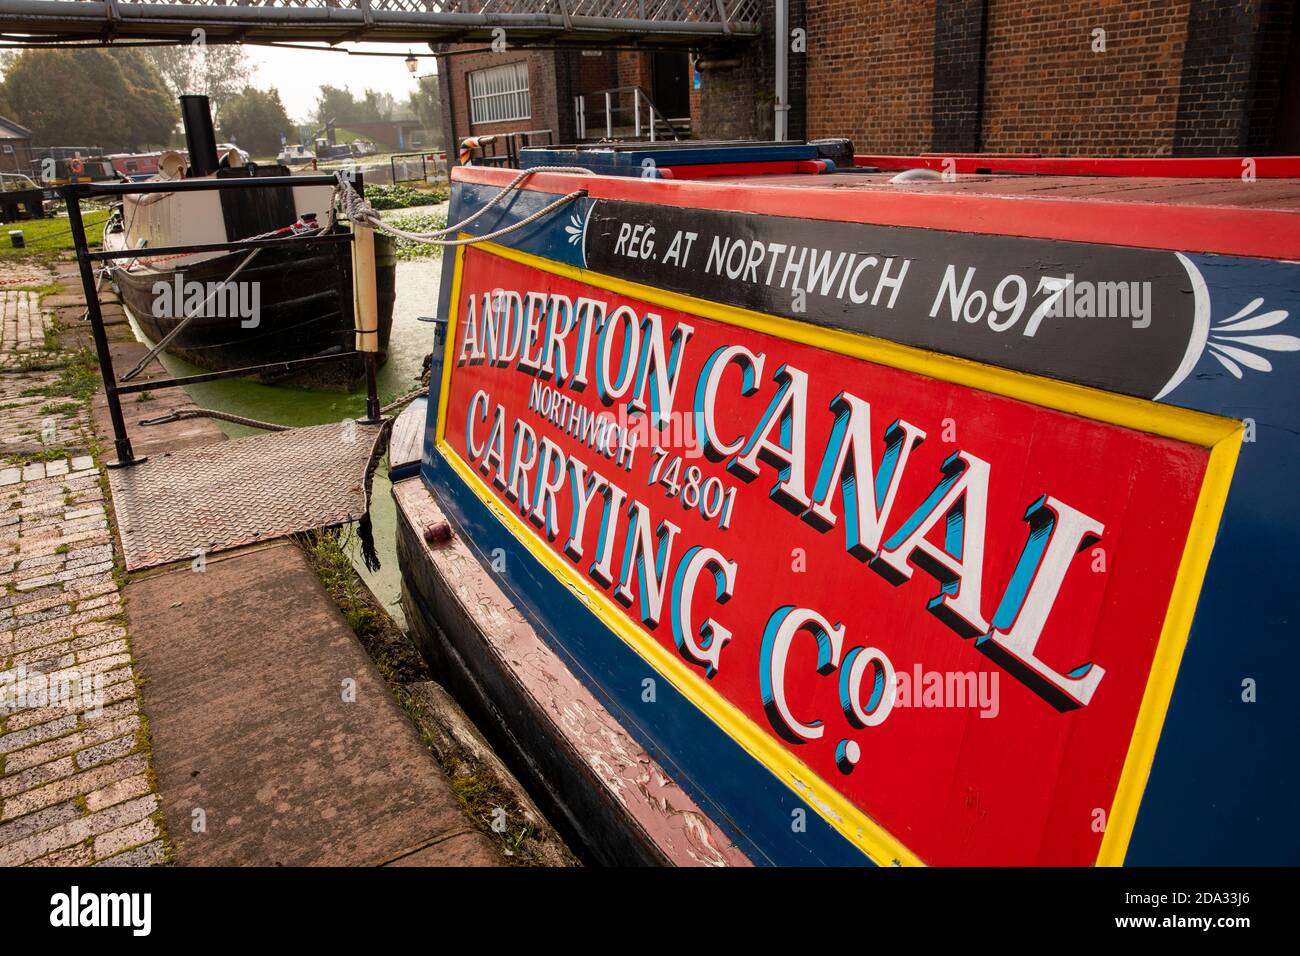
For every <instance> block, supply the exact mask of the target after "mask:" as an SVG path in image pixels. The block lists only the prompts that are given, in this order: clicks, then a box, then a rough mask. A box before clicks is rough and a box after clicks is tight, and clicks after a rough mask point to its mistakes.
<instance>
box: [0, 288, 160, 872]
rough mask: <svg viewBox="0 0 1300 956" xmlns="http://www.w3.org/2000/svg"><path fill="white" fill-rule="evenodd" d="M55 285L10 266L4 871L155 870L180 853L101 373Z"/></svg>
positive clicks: (2, 328)
mask: <svg viewBox="0 0 1300 956" xmlns="http://www.w3.org/2000/svg"><path fill="white" fill-rule="evenodd" d="M56 284H61V285H62V286H63V287H64V288H65V291H66V292H70V293H73V294H75V293H76V291H78V290H79V285H78V284H77V282H76V277H75V273H73V272H71V270H69V269H68V268H67V267H60V272H57V273H56V272H55V271H53V270H51V269H48V268H45V267H33V266H28V265H24V266H21V267H14V266H9V265H0V866H16V865H32V866H43V865H44V866H59V865H76V866H85V865H99V866H148V865H154V864H159V863H164V862H166V861H167V859H168V857H169V848H168V843H167V839H166V835H165V833H164V831H163V825H162V814H161V813H160V810H159V801H158V797H157V794H156V793H155V786H154V782H153V771H152V767H151V765H150V759H151V758H150V754H149V747H148V733H147V726H146V725H145V722H144V720H143V717H142V715H141V711H140V699H139V696H140V695H139V691H138V688H137V684H136V676H135V670H134V666H133V661H132V655H131V646H130V641H129V638H128V635H127V631H126V626H125V622H126V616H125V612H124V608H123V604H122V595H121V587H120V584H119V582H120V581H121V580H122V577H121V575H120V574H119V573H118V568H117V564H116V562H115V557H114V546H113V533H112V529H111V528H110V526H109V519H108V510H109V509H108V508H107V501H106V500H105V494H106V488H107V482H106V481H105V480H104V478H103V473H102V471H101V463H100V460H99V455H98V449H97V446H96V444H95V439H94V437H93V429H92V427H91V419H90V415H91V397H92V395H93V393H94V390H95V386H96V376H97V374H98V373H97V369H96V367H95V365H94V362H93V358H92V357H91V356H90V355H89V354H88V353H86V352H85V351H84V350H82V349H76V348H72V347H66V348H65V347H64V345H63V344H62V340H63V339H64V338H65V337H64V336H62V335H61V330H60V329H59V327H58V326H57V324H56V320H55V317H54V315H53V314H52V313H51V312H49V311H47V310H45V309H43V308H42V304H41V303H42V299H41V297H42V295H48V294H51V293H54V294H56V295H57V293H56V292H55V288H54V287H55V285H56ZM66 298H68V296H66V295H61V296H58V299H66ZM47 301H48V300H47ZM55 301H57V300H55ZM65 311H68V310H65ZM72 321H76V319H75V318H73V319H72ZM68 338H69V340H71V337H68Z"/></svg>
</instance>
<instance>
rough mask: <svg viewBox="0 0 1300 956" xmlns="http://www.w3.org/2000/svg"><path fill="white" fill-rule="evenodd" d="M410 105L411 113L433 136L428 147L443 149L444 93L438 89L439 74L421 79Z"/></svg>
mask: <svg viewBox="0 0 1300 956" xmlns="http://www.w3.org/2000/svg"><path fill="white" fill-rule="evenodd" d="M410 105H411V112H412V113H414V114H415V116H416V119H418V120H419V121H420V125H421V126H422V127H424V128H425V129H427V130H428V131H429V132H430V134H431V135H432V141H431V142H430V143H429V144H428V147H429V148H430V149H437V148H441V147H442V144H443V136H442V93H441V90H440V89H439V87H438V76H437V74H430V75H429V76H422V77H420V79H419V88H418V89H417V90H416V92H414V93H412V94H411V95H410Z"/></svg>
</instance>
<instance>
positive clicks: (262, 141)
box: [221, 86, 293, 156]
mask: <svg viewBox="0 0 1300 956" xmlns="http://www.w3.org/2000/svg"><path fill="white" fill-rule="evenodd" d="M292 130H293V124H292V123H290V122H289V114H288V113H286V112H285V109H284V104H283V103H281V102H280V91H279V90H275V89H272V90H259V89H257V87H254V86H246V87H244V89H243V90H242V91H240V92H239V93H237V94H235V95H234V96H233V97H231V98H230V99H229V100H228V101H227V102H226V107H225V109H224V110H222V112H221V135H222V137H223V138H224V139H228V140H230V142H232V143H235V144H236V145H238V146H239V147H240V148H241V149H245V150H248V152H250V153H252V154H253V155H254V156H273V155H275V154H276V153H278V152H279V151H280V137H281V136H287V135H288V134H289V133H290V132H292Z"/></svg>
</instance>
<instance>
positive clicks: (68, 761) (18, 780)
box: [0, 757, 77, 800]
mask: <svg viewBox="0 0 1300 956" xmlns="http://www.w3.org/2000/svg"><path fill="white" fill-rule="evenodd" d="M76 772H77V768H76V766H75V765H74V764H73V762H72V758H71V757H63V758H62V759H60V760H54V761H51V762H50V763H43V764H41V765H40V766H39V767H33V768H32V769H31V770H25V771H23V772H22V773H15V774H11V775H9V776H7V777H4V778H3V779H0V800H4V799H6V798H7V797H12V796H14V795H15V794H18V793H22V792H23V791H24V790H31V789H32V788H33V787H40V786H44V785H45V784H47V783H51V782H53V781H55V780H59V779H61V778H63V777H68V776H71V775H72V774H74V773H76Z"/></svg>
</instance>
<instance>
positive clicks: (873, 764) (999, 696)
mask: <svg viewBox="0 0 1300 956" xmlns="http://www.w3.org/2000/svg"><path fill="white" fill-rule="evenodd" d="M522 155H523V156H524V157H525V158H524V163H523V165H524V167H525V168H527V167H528V166H529V165H530V164H536V165H541V166H547V167H553V166H557V165H558V166H564V165H568V166H571V167H575V168H576V167H584V168H586V169H589V170H594V174H592V173H586V172H581V173H577V172H575V173H572V174H563V173H557V172H552V171H541V172H538V173H536V174H535V175H532V176H531V177H530V178H528V179H527V181H526V182H525V183H524V184H523V185H522V186H521V187H519V192H518V194H517V195H515V196H513V197H511V198H510V199H509V201H507V202H502V203H499V204H498V205H496V206H494V207H493V208H491V209H488V210H487V211H486V212H485V213H484V214H483V215H482V216H480V217H479V218H477V219H476V220H475V221H473V222H471V223H466V224H465V225H464V226H463V232H464V233H465V234H466V235H467V236H486V235H487V234H489V233H496V232H498V231H500V230H503V229H506V228H508V227H510V226H512V225H519V226H520V228H518V229H516V230H515V231H511V232H508V233H505V234H501V235H499V236H498V237H497V238H495V239H494V240H491V241H483V242H480V243H477V244H473V245H469V246H466V247H461V248H459V249H457V251H456V253H455V254H454V255H451V254H449V255H447V256H446V257H445V259H444V274H443V282H442V287H441V300H440V303H439V310H438V315H439V319H440V320H441V322H440V324H439V326H438V328H439V332H438V335H437V337H436V339H435V347H434V359H433V367H432V370H431V371H432V378H431V381H432V382H433V385H432V387H431V388H430V397H429V402H428V406H427V412H422V411H416V412H414V413H413V414H416V415H420V414H425V415H427V418H426V420H425V421H424V422H423V423H420V422H415V423H407V427H405V428H399V429H398V432H399V434H401V435H403V436H405V437H404V441H405V442H410V441H411V440H412V438H413V437H414V436H418V435H420V434H423V443H422V447H421V448H420V450H419V453H418V456H417V455H413V454H406V455H396V454H395V456H394V459H393V463H394V466H395V467H394V472H393V477H394V490H393V493H394V497H395V499H396V501H397V503H398V514H399V522H398V524H399V555H400V557H401V560H402V573H403V582H404V601H405V603H406V606H407V619H408V621H410V623H411V625H412V627H413V629H414V631H415V633H416V634H417V636H418V637H419V639H420V641H421V645H422V648H423V650H424V652H425V654H426V656H427V657H428V658H429V659H430V660H431V661H432V662H433V663H434V665H435V666H436V668H437V670H438V672H439V675H440V679H442V680H445V681H446V682H447V683H448V684H449V685H450V686H451V687H452V688H453V689H454V691H455V692H456V694H457V696H458V697H459V698H460V700H461V703H462V705H463V706H465V707H466V708H467V709H468V710H469V711H470V712H471V713H472V714H473V715H474V716H475V717H476V718H477V720H478V721H479V723H480V726H481V727H482V728H483V729H484V731H485V732H486V733H488V734H489V736H490V737H491V738H492V739H493V742H494V743H495V744H496V745H497V746H498V748H500V750H501V752H502V753H503V754H505V755H506V756H507V757H508V758H509V759H511V760H512V762H513V764H514V766H515V768H516V769H517V770H518V771H519V772H520V773H521V774H522V775H523V776H525V777H526V778H527V779H528V780H529V781H530V783H531V785H532V786H533V787H534V788H535V791H536V795H537V796H538V797H539V799H540V800H542V802H544V803H545V805H546V808H547V809H548V810H549V811H550V813H551V814H552V816H553V819H554V820H555V821H556V822H557V823H558V824H560V825H561V826H562V827H564V828H566V830H567V832H568V833H569V834H570V835H571V837H572V838H573V840H574V842H575V843H576V844H578V845H580V846H583V847H584V848H586V850H587V852H588V854H589V855H590V856H591V857H593V858H595V859H597V860H601V861H606V862H633V861H635V862H675V863H711V864H719V865H724V864H736V865H743V864H745V863H756V864H868V863H875V864H879V865H914V864H933V865H989V864H992V865H1074V866H1082V865H1095V864H1101V865H1106V864H1120V863H1130V864H1225V863H1240V862H1250V863H1285V862H1288V854H1289V853H1291V852H1293V848H1294V847H1295V846H1296V845H1297V839H1298V836H1300V828H1298V826H1297V823H1296V820H1295V816H1294V814H1293V812H1292V810H1291V808H1290V800H1291V797H1290V795H1291V794H1292V793H1293V792H1294V790H1295V786H1296V784H1297V782H1300V781H1297V779H1296V776H1297V771H1296V769H1295V768H1294V766H1292V765H1291V763H1288V762H1286V761H1281V762H1279V761H1278V760H1277V759H1276V753H1277V751H1278V749H1279V748H1280V747H1282V746H1283V744H1284V742H1285V741H1286V740H1288V739H1289V735H1290V734H1291V733H1292V732H1293V729H1292V728H1293V724H1294V707H1293V705H1292V704H1291V703H1290V702H1289V701H1286V700H1283V699H1280V698H1279V699H1278V700H1276V701H1275V702H1273V703H1268V704H1265V703H1263V696H1262V690H1261V687H1262V685H1263V683H1264V682H1265V681H1267V680H1269V675H1279V674H1286V673H1290V672H1292V671H1294V670H1295V669H1296V667H1297V666H1298V665H1300V651H1298V650H1297V648H1296V645H1295V642H1293V641H1289V640H1286V639H1284V637H1283V636H1282V635H1285V634H1286V633H1287V627H1288V624H1287V622H1288V621H1289V620H1290V608H1289V603H1288V598H1289V594H1290V591H1291V588H1292V586H1293V583H1294V581H1295V579H1296V577H1297V574H1298V573H1300V566H1298V564H1297V559H1296V557H1295V551H1294V548H1293V547H1291V541H1292V539H1293V538H1294V535H1295V533H1296V529H1297V527H1300V508H1298V507H1297V505H1296V503H1295V498H1294V495H1292V494H1291V493H1290V484H1289V483H1290V481H1291V478H1290V476H1291V475H1292V474H1293V471H1294V469H1293V467H1292V466H1293V464H1294V462H1295V461H1297V460H1300V402H1297V397H1300V395H1298V393H1300V389H1298V388H1297V381H1298V379H1297V375H1298V374H1300V364H1298V363H1300V356H1298V355H1297V354H1296V353H1297V352H1300V335H1297V333H1296V331H1295V328H1296V323H1297V321H1298V320H1297V318H1296V316H1297V313H1298V312H1300V159H1296V158H1286V157H1268V158H1260V159H1258V160H1252V161H1251V164H1250V169H1251V173H1252V175H1251V177H1249V179H1247V178H1246V177H1243V176H1242V169H1243V168H1244V167H1243V164H1242V163H1241V162H1240V161H1238V160H1235V159H1224V160H1202V161H1191V162H1188V161H1182V160H1168V161H1165V160H1116V161H1113V163H1114V165H1108V161H1091V160H1074V161H1072V160H1051V161H1045V160H1040V159H1036V158H1035V159H1033V160H1025V161H1023V162H1022V161H1019V160H1016V159H1014V158H984V157H940V156H934V157H888V156H870V157H867V156H863V157H859V158H857V160H856V161H855V162H854V165H853V167H851V168H844V167H843V166H841V167H839V168H837V166H836V162H835V161H834V160H832V159H830V158H828V157H827V156H826V155H823V154H822V152H819V149H818V147H817V146H815V145H802V144H753V145H739V146H738V145H735V144H731V145H724V146H710V145H708V144H698V143H689V144H679V145H677V146H675V147H674V148H670V149H656V148H646V147H645V146H644V145H629V146H627V147H617V146H610V145H607V144H602V145H601V146H599V147H595V148H592V149H590V150H563V149H560V150H539V151H532V150H524V151H523V153H522ZM994 166H996V167H997V169H996V172H995V171H993V167H994ZM927 168H932V170H933V172H932V173H931V174H929V175H926V174H917V173H910V174H908V173H907V172H906V171H907V170H909V169H927ZM900 173H904V174H905V175H902V176H900V175H899V174H900ZM516 175H517V171H515V170H504V169H492V168H458V169H456V170H454V171H453V174H452V202H451V210H450V215H449V221H450V222H463V221H464V220H466V219H468V218H469V217H471V216H472V215H473V214H475V213H477V212H479V211H480V210H482V209H483V207H484V206H485V205H486V204H487V203H488V202H489V201H490V200H491V199H492V198H493V197H494V196H495V195H496V194H497V193H498V192H499V191H500V190H501V189H502V188H504V187H506V186H507V184H509V183H510V182H511V180H512V179H513V178H514V177H515V176H516ZM566 196H568V197H571V198H570V200H569V201H568V202H567V203H564V204H562V206H561V208H559V209H557V210H555V211H553V212H551V213H549V214H546V215H544V216H541V217H540V218H538V219H536V220H535V221H533V222H531V223H525V222H524V221H525V219H527V218H528V217H530V216H533V215H536V214H537V213H539V211H541V210H542V209H544V208H545V207H546V206H548V205H549V204H551V203H554V202H557V201H559V200H561V199H562V198H563V197H566ZM421 424H423V427H420V425H421ZM1280 693H1281V697H1282V698H1285V697H1286V695H1285V692H1284V691H1280ZM1288 714H1290V716H1288ZM1210 753H1213V754H1226V753H1231V754H1233V755H1234V760H1233V761H1232V763H1231V768H1230V769H1226V768H1222V767H1219V768H1214V767H1210V766H1208V765H1207V760H1206V756H1207V754H1210ZM1270 754H1272V755H1273V756H1272V757H1270V756H1269V755H1270ZM1246 807H1249V808H1250V810H1249V812H1247V811H1246V810H1245V808H1246Z"/></svg>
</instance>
